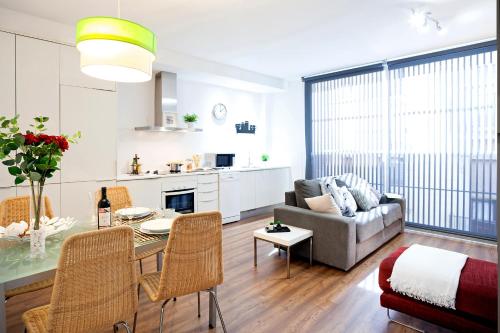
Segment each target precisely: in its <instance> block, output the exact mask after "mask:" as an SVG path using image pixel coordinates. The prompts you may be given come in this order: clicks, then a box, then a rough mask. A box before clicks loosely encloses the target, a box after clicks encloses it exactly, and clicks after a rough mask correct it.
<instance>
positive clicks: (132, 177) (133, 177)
mask: <svg viewBox="0 0 500 333" xmlns="http://www.w3.org/2000/svg"><path fill="white" fill-rule="evenodd" d="M284 168H289V166H255V167H234V168H228V169H220V170H206V171H196V172H179V173H168V174H166V175H155V174H142V175H130V174H120V175H118V177H117V179H116V180H117V181H127V180H141V179H156V178H167V177H182V176H197V175H210V174H219V173H224V172H248V171H258V170H270V169H284Z"/></svg>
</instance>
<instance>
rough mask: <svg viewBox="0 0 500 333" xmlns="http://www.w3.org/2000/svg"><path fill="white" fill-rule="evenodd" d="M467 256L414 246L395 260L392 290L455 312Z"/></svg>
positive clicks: (391, 281) (391, 279) (391, 280)
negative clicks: (459, 283)
mask: <svg viewBox="0 0 500 333" xmlns="http://www.w3.org/2000/svg"><path fill="white" fill-rule="evenodd" d="M466 261H467V256H466V255H465V254H462V253H457V252H452V251H447V250H442V249H437V248H434V247H428V246H423V245H419V244H414V245H412V246H410V248H408V249H407V250H406V251H404V252H403V253H402V254H401V255H400V256H399V258H398V259H397V260H396V263H395V264H394V267H393V269H392V275H391V277H390V278H389V280H388V281H389V282H390V283H391V288H392V290H394V291H396V292H398V293H401V294H404V295H407V296H409V297H413V298H416V299H418V300H421V301H424V302H428V303H431V304H434V305H437V306H442V307H446V308H450V309H455V299H456V296H457V289H458V282H459V280H460V274H461V272H462V268H463V267H464V265H465V262H466Z"/></svg>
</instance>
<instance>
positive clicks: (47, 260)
mask: <svg viewBox="0 0 500 333" xmlns="http://www.w3.org/2000/svg"><path fill="white" fill-rule="evenodd" d="M129 225H130V226H131V227H132V228H133V229H134V232H135V235H134V244H135V251H136V253H137V254H139V253H142V252H146V251H149V250H151V249H153V248H156V247H158V246H159V245H160V244H165V245H166V244H167V240H168V235H154V236H151V237H148V235H145V234H143V233H142V232H140V231H139V225H140V223H135V224H134V223H131V224H129ZM95 229H97V226H96V225H95V223H94V224H92V223H90V222H77V223H76V225H75V226H73V228H71V229H69V230H66V231H63V232H61V233H59V234H57V235H53V236H52V237H49V238H47V240H46V244H45V251H46V255H45V257H44V258H43V259H31V258H30V243H29V241H12V240H2V239H1V238H0V333H7V320H6V315H5V307H6V306H8V304H9V303H8V302H6V299H5V291H6V290H10V289H13V288H17V287H22V286H25V285H28V284H31V283H34V282H38V281H43V280H45V279H49V278H53V277H54V276H55V273H56V269H57V263H58V260H59V253H60V250H61V246H62V244H63V242H64V239H66V238H68V237H69V236H71V235H74V234H76V233H80V232H85V231H90V230H95ZM162 258H163V252H158V253H157V257H156V260H157V266H158V268H159V269H161V264H162V262H163V259H162ZM212 290H214V291H215V292H216V291H217V290H216V288H213V289H212ZM47 301H48V300H47ZM209 302H210V303H209V326H210V328H214V327H215V326H216V308H215V303H214V301H213V300H212V298H210V300H209ZM19 316H21V314H19Z"/></svg>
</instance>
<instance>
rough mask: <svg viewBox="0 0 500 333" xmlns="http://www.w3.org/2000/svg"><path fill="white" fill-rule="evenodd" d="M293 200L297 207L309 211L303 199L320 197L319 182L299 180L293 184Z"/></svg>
mask: <svg viewBox="0 0 500 333" xmlns="http://www.w3.org/2000/svg"><path fill="white" fill-rule="evenodd" d="M294 188H295V199H296V200H297V207H300V208H305V209H309V206H308V205H307V203H306V201H305V200H304V198H312V197H318V196H320V195H321V187H320V186H319V181H318V180H316V179H311V180H307V179H300V180H296V181H295V182H294Z"/></svg>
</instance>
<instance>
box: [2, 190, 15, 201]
mask: <svg viewBox="0 0 500 333" xmlns="http://www.w3.org/2000/svg"><path fill="white" fill-rule="evenodd" d="M15 196H16V188H15V187H14V186H13V187H5V188H0V201H3V200H5V199H7V198H12V197H15Z"/></svg>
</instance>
